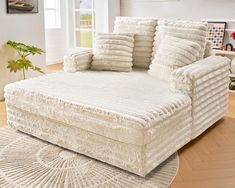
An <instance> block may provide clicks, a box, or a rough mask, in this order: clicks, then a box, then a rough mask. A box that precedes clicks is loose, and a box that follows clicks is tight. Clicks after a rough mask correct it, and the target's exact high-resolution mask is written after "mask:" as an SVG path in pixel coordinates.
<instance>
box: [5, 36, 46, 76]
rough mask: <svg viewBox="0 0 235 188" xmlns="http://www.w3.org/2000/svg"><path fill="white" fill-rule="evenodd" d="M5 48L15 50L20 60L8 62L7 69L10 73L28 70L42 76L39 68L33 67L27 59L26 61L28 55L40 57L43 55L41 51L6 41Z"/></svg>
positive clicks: (33, 47)
mask: <svg viewBox="0 0 235 188" xmlns="http://www.w3.org/2000/svg"><path fill="white" fill-rule="evenodd" d="M6 46H8V47H10V48H13V49H15V50H16V52H17V53H18V54H19V56H20V59H18V60H15V61H14V60H13V61H9V62H8V66H7V68H8V69H10V72H13V71H14V72H17V71H20V70H22V69H25V70H28V69H29V68H30V69H32V70H34V71H37V72H40V73H43V74H44V72H43V71H42V70H41V68H39V67H36V66H34V65H33V63H32V62H31V61H30V60H29V59H27V57H28V56H29V55H36V54H39V55H41V54H43V53H45V52H44V51H43V50H42V49H40V48H37V47H35V46H31V45H26V44H23V43H18V42H14V41H8V42H7V43H6Z"/></svg>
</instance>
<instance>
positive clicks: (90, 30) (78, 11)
mask: <svg viewBox="0 0 235 188" xmlns="http://www.w3.org/2000/svg"><path fill="white" fill-rule="evenodd" d="M76 1H80V0H74V5H75V7H74V37H75V42H74V45H75V47H76V48H89V49H90V48H93V47H94V44H95V43H94V41H95V40H94V39H95V0H91V1H92V8H91V9H80V8H76ZM82 11H87V12H91V24H92V25H91V28H81V26H80V25H79V27H77V22H78V20H77V14H79V15H81V14H80V13H81V12H82ZM77 32H80V33H81V32H91V34H92V46H91V47H83V46H81V39H80V41H79V39H78V38H77Z"/></svg>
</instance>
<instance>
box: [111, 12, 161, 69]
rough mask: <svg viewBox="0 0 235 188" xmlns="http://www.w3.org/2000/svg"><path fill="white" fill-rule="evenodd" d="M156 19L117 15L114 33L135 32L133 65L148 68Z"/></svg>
mask: <svg viewBox="0 0 235 188" xmlns="http://www.w3.org/2000/svg"><path fill="white" fill-rule="evenodd" d="M156 25H157V19H154V18H134V17H117V18H116V21H115V26H114V33H133V34H135V43H134V44H135V45H134V51H133V65H134V66H135V67H142V68H148V67H149V65H150V63H151V57H152V52H153V41H154V35H155V32H156Z"/></svg>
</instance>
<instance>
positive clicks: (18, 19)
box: [0, 0, 46, 100]
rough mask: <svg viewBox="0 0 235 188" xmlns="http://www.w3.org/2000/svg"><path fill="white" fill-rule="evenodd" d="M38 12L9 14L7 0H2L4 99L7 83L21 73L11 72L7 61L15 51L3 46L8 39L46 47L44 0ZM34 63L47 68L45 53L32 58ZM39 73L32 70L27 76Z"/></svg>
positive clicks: (0, 89) (0, 31) (0, 67)
mask: <svg viewBox="0 0 235 188" xmlns="http://www.w3.org/2000/svg"><path fill="white" fill-rule="evenodd" d="M38 3H39V13H38V14H7V13H6V1H3V0H1V1H0V100H1V99H3V88H4V86H5V85H6V84H7V83H10V82H12V81H15V80H18V79H19V75H16V74H14V73H9V70H8V69H6V66H7V61H8V60H9V59H11V58H12V57H13V53H12V52H9V51H6V50H5V49H3V48H2V46H3V44H5V43H6V42H7V41H8V40H13V41H19V42H24V43H26V44H31V45H35V46H37V47H39V48H42V49H45V33H44V11H43V1H41V0H39V1H38ZM31 60H32V61H33V63H34V64H35V65H37V66H39V67H41V68H43V69H45V61H46V60H45V55H41V56H34V57H32V58H31ZM35 75H38V74H37V73H35V72H30V73H28V74H27V77H31V76H35Z"/></svg>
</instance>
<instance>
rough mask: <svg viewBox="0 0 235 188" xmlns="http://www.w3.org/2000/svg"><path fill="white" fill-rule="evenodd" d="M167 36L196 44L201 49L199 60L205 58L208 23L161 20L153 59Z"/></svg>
mask: <svg viewBox="0 0 235 188" xmlns="http://www.w3.org/2000/svg"><path fill="white" fill-rule="evenodd" d="M165 35H167V36H173V37H178V38H182V39H186V40H190V41H192V42H196V43H197V44H198V45H200V47H201V50H200V53H199V56H198V58H197V59H198V60H200V59H202V58H203V57H204V53H205V48H206V37H207V23H206V22H194V21H183V20H159V21H158V26H157V31H156V35H155V41H154V48H153V57H154V56H155V54H156V51H157V50H158V46H159V45H160V43H161V40H162V38H163V36H165Z"/></svg>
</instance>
